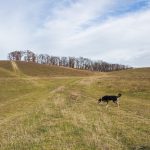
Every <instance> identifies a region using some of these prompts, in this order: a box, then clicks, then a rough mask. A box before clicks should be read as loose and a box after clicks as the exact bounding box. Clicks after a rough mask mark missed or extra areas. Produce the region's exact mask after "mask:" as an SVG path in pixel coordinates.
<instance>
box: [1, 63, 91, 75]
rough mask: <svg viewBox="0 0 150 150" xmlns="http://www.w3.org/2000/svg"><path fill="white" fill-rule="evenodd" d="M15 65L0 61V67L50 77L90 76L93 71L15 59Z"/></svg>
mask: <svg viewBox="0 0 150 150" xmlns="http://www.w3.org/2000/svg"><path fill="white" fill-rule="evenodd" d="M13 63H15V65H17V70H16V69H14V66H13V64H12V62H10V61H0V68H3V69H6V70H7V71H10V72H16V71H18V72H17V73H18V74H20V75H27V76H37V77H48V76H49V77H50V76H90V75H92V74H93V73H92V72H90V71H85V70H77V69H71V68H66V67H58V66H49V65H44V64H37V63H33V62H28V63H27V62H23V61H17V62H13Z"/></svg>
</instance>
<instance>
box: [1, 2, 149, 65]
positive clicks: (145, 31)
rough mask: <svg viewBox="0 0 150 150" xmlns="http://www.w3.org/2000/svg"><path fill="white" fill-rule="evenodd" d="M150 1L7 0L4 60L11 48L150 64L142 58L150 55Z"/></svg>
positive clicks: (4, 5)
mask: <svg viewBox="0 0 150 150" xmlns="http://www.w3.org/2000/svg"><path fill="white" fill-rule="evenodd" d="M149 4H150V1H149V0H144V1H143V0H136V1H135V0H131V1H128V0H122V3H121V2H120V1H119V0H107V1H105V0H102V1H99V0H95V1H91V0H80V1H79V0H62V1H57V0H43V1H41V0H30V1H29V0H22V1H21V2H20V1H18V0H14V1H13V2H12V1H11V0H6V1H3V2H1V5H0V52H1V55H0V59H6V57H7V53H8V52H10V51H12V50H22V49H30V50H33V51H34V52H35V53H48V54H50V55H58V56H76V57H78V56H83V57H88V58H92V59H103V60H105V61H108V62H112V63H124V64H128V65H133V66H149V64H150V63H149V62H148V61H144V58H143V57H145V58H146V60H148V57H149V56H150V54H149V51H150V44H149V39H150V30H149V25H150V9H149V6H150V5H149ZM141 51H142V53H141ZM141 58H142V59H141ZM137 60H140V61H137Z"/></svg>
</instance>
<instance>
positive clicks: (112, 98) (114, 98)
mask: <svg viewBox="0 0 150 150" xmlns="http://www.w3.org/2000/svg"><path fill="white" fill-rule="evenodd" d="M119 97H121V94H120V93H119V94H118V96H114V95H113V96H108V95H105V96H103V97H101V98H100V99H99V100H98V103H101V102H106V103H107V105H106V107H108V102H109V101H113V102H114V103H115V104H117V106H118V107H119Z"/></svg>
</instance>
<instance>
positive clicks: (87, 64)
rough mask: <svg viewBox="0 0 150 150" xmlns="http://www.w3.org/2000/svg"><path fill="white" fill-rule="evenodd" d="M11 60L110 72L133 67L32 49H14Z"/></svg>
mask: <svg viewBox="0 0 150 150" xmlns="http://www.w3.org/2000/svg"><path fill="white" fill-rule="evenodd" d="M8 59H9V60H14V61H26V62H35V63H39V64H47V65H55V66H64V67H70V68H76V69H84V70H90V71H99V72H108V71H117V70H125V69H129V68H131V67H129V66H126V65H122V64H111V63H108V62H105V61H102V60H97V61H93V60H91V59H89V58H83V57H78V58H76V57H64V56H63V57H58V56H50V55H48V54H39V55H38V54H35V53H34V52H32V51H30V50H25V51H12V52H10V53H9V54H8Z"/></svg>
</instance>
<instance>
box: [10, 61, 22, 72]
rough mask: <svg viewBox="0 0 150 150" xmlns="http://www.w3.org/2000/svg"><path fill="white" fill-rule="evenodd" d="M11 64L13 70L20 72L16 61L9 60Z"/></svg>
mask: <svg viewBox="0 0 150 150" xmlns="http://www.w3.org/2000/svg"><path fill="white" fill-rule="evenodd" d="M11 65H12V67H13V70H14V71H15V72H16V73H17V72H20V70H19V68H18V66H17V64H16V62H15V61H11Z"/></svg>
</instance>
